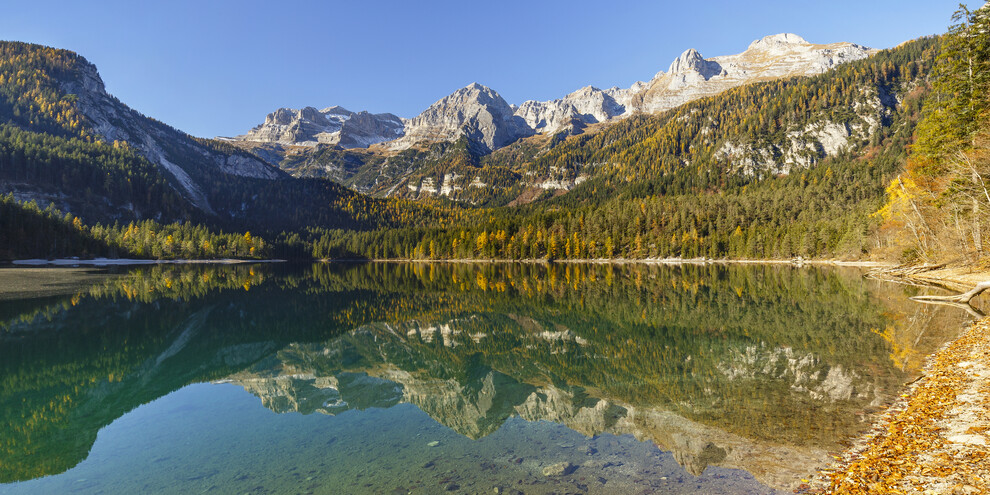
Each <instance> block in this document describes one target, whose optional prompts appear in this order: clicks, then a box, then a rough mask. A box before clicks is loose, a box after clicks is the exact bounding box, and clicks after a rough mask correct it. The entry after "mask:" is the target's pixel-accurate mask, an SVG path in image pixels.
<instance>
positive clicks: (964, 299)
mask: <svg viewBox="0 0 990 495" xmlns="http://www.w3.org/2000/svg"><path fill="white" fill-rule="evenodd" d="M987 289H990V281H986V282H980V283H978V284H976V287H973V288H972V289H970V290H969V292H964V293H962V294H957V295H955V296H915V297H912V298H911V299H914V300H915V301H941V302H958V303H963V304H969V301H971V300H972V299H973V298H974V297H976V296H978V295H980V293H982V292H983V291H985V290H987Z"/></svg>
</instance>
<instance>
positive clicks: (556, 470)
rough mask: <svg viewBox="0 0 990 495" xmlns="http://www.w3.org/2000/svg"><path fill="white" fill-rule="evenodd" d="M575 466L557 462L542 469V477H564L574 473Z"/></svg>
mask: <svg viewBox="0 0 990 495" xmlns="http://www.w3.org/2000/svg"><path fill="white" fill-rule="evenodd" d="M575 469H577V466H575V465H573V464H571V463H569V462H558V463H557V464H553V465H550V466H547V467H545V468H543V476H566V475H568V474H571V473H573V472H574V470H575Z"/></svg>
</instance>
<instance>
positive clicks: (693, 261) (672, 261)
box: [314, 258, 894, 268]
mask: <svg viewBox="0 0 990 495" xmlns="http://www.w3.org/2000/svg"><path fill="white" fill-rule="evenodd" d="M314 261H316V262H320V263H337V262H342V263H368V262H370V263H547V264H549V263H571V264H578V263H580V264H601V265H608V264H613V265H623V264H653V265H728V264H750V265H796V266H802V265H830V266H859V267H866V268H877V267H884V266H894V265H893V264H892V263H884V262H878V261H842V260H806V259H800V258H798V259H779V258H769V259H709V258H575V259H570V258H569V259H555V260H552V261H551V260H547V259H545V258H522V259H503V258H446V259H428V258H373V259H360V258H352V259H347V258H337V259H331V258H325V259H320V260H314Z"/></svg>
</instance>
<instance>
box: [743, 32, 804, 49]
mask: <svg viewBox="0 0 990 495" xmlns="http://www.w3.org/2000/svg"><path fill="white" fill-rule="evenodd" d="M810 44H811V43H808V42H807V41H805V39H804V38H802V37H800V36H798V35H796V34H794V33H780V34H771V35H770V36H764V37H762V38H760V39H758V40H756V41H754V42H752V43H750V44H749V48H747V49H746V50H772V49H774V48H780V47H781V46H786V45H810Z"/></svg>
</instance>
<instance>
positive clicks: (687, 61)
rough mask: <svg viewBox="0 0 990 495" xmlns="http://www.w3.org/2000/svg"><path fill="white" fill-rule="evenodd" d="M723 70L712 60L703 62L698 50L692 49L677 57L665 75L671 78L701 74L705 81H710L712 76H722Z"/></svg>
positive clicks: (703, 59)
mask: <svg viewBox="0 0 990 495" xmlns="http://www.w3.org/2000/svg"><path fill="white" fill-rule="evenodd" d="M723 72H724V70H723V69H722V66H721V65H719V63H718V62H715V61H712V60H705V58H704V57H702V56H701V54H700V53H698V50H695V49H694V48H689V49H688V50H685V51H684V53H682V54H681V56H680V57H677V59H675V60H674V61H673V62H671V64H670V69H668V70H667V73H668V74H670V75H671V76H675V77H676V76H678V75H682V74H690V73H698V74H701V76H702V77H704V78H705V80H708V79H711V78H712V77H714V76H718V75H722V74H723Z"/></svg>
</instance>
